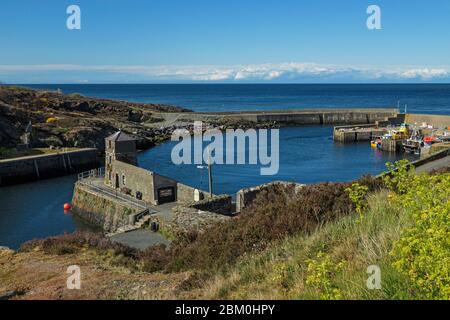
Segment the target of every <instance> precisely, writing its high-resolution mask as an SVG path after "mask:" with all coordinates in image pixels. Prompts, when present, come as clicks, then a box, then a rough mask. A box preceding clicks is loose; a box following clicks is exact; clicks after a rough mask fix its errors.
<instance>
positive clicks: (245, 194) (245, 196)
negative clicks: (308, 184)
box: [236, 181, 304, 212]
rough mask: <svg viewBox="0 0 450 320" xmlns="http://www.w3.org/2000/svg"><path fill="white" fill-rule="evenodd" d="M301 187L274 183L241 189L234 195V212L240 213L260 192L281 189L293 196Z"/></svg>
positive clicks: (280, 182) (283, 182) (292, 183)
mask: <svg viewBox="0 0 450 320" xmlns="http://www.w3.org/2000/svg"><path fill="white" fill-rule="evenodd" d="M303 186H304V185H303V184H299V183H294V182H285V181H274V182H271V183H266V184H262V185H260V186H257V187H254V188H247V189H241V190H239V191H238V192H237V193H236V212H241V211H242V209H243V208H245V207H248V206H249V205H250V204H251V203H252V202H253V201H254V200H255V198H256V197H257V196H258V194H260V193H261V192H262V191H266V190H271V189H272V188H274V187H282V188H283V189H284V190H285V192H286V193H287V194H288V195H289V194H291V195H294V194H295V193H297V192H298V190H300V188H302V187H303Z"/></svg>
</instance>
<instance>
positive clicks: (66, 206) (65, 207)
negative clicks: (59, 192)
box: [64, 203, 72, 210]
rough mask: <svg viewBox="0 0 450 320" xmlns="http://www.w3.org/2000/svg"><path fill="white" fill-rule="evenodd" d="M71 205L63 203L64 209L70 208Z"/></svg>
mask: <svg viewBox="0 0 450 320" xmlns="http://www.w3.org/2000/svg"><path fill="white" fill-rule="evenodd" d="M71 208H72V207H71V206H70V204H68V203H65V204H64V210H70V209H71Z"/></svg>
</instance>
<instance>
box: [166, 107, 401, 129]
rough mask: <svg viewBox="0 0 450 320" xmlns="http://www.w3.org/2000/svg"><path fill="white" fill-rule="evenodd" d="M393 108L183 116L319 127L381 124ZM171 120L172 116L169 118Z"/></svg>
mask: <svg viewBox="0 0 450 320" xmlns="http://www.w3.org/2000/svg"><path fill="white" fill-rule="evenodd" d="M397 113H398V110H397V109H394V108H364V109H361V108H355V109H296V110H261V111H241V112H211V113H201V112H194V113H184V114H182V117H183V120H185V121H196V120H199V121H211V120H216V121H222V120H226V119H227V118H228V119H230V120H244V121H251V122H274V121H275V122H277V123H280V124H287V125H289V124H296V125H321V124H330V125H332V124H336V125H341V124H342V125H345V124H365V123H375V122H376V121H383V120H385V119H386V118H388V117H395V116H396V115H397ZM171 116H173V114H172V115H171Z"/></svg>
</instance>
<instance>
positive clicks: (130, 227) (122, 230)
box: [105, 214, 152, 237]
mask: <svg viewBox="0 0 450 320" xmlns="http://www.w3.org/2000/svg"><path fill="white" fill-rule="evenodd" d="M151 218H152V216H151V215H150V214H147V215H145V216H143V217H142V218H141V219H139V220H138V221H136V223H135V224H133V225H126V226H123V227H120V228H118V229H117V230H116V231H115V232H111V233H107V234H105V236H107V237H112V236H114V235H116V234H121V233H126V232H130V231H134V230H137V229H141V228H142V227H144V226H145V225H146V224H147V223H148V222H149V221H150V219H151Z"/></svg>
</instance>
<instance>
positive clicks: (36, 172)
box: [0, 149, 100, 186]
mask: <svg viewBox="0 0 450 320" xmlns="http://www.w3.org/2000/svg"><path fill="white" fill-rule="evenodd" d="M99 165H100V163H99V161H98V157H97V149H83V150H78V151H72V152H64V153H55V154H48V155H42V156H30V157H22V158H17V159H6V160H0V186H1V185H10V184H15V183H21V182H27V181H34V180H39V179H45V178H51V177H56V176H62V175H66V174H69V173H77V172H81V171H85V170H90V169H94V168H98V166H99Z"/></svg>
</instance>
